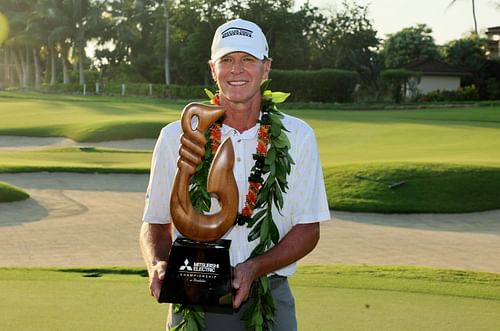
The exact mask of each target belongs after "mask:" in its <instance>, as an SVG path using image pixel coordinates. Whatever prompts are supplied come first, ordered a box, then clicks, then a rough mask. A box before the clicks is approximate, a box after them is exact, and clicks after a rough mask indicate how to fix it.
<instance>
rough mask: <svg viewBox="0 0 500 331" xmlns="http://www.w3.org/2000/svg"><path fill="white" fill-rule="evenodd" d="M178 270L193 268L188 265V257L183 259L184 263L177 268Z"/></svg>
mask: <svg viewBox="0 0 500 331" xmlns="http://www.w3.org/2000/svg"><path fill="white" fill-rule="evenodd" d="M179 270H189V271H191V270H193V268H191V267H190V266H189V260H188V259H186V260H185V261H184V265H181V267H180V268H179Z"/></svg>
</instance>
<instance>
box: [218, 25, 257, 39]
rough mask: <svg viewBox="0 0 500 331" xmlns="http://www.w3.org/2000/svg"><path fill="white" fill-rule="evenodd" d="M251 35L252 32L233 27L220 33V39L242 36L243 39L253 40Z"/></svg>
mask: <svg viewBox="0 0 500 331" xmlns="http://www.w3.org/2000/svg"><path fill="white" fill-rule="evenodd" d="M252 34H253V31H252V30H248V29H243V28H237V27H233V28H228V29H226V30H224V31H222V39H224V38H226V37H231V36H243V37H249V38H253V37H252Z"/></svg>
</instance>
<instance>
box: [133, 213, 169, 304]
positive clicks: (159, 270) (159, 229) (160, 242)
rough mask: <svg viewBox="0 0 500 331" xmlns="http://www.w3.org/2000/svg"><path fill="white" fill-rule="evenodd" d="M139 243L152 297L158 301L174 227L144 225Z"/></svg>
mask: <svg viewBox="0 0 500 331" xmlns="http://www.w3.org/2000/svg"><path fill="white" fill-rule="evenodd" d="M139 241H140V245H141V251H142V257H143V258H144V262H145V263H146V266H147V268H148V273H149V288H150V290H151V295H153V296H154V297H155V298H156V299H157V300H158V298H159V296H160V291H161V285H162V283H163V278H164V277H165V269H166V267H167V260H168V255H169V254H170V247H171V246H172V225H171V224H150V223H143V224H142V227H141V233H140V240H139Z"/></svg>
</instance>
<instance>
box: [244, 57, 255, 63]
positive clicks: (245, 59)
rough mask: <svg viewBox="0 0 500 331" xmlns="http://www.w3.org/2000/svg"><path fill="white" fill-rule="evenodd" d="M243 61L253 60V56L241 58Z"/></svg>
mask: <svg viewBox="0 0 500 331" xmlns="http://www.w3.org/2000/svg"><path fill="white" fill-rule="evenodd" d="M243 61H245V62H254V58H253V57H245V58H243Z"/></svg>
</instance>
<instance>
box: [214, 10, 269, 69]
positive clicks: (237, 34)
mask: <svg viewBox="0 0 500 331" xmlns="http://www.w3.org/2000/svg"><path fill="white" fill-rule="evenodd" d="M232 52H245V53H248V54H250V55H252V56H254V57H256V58H258V59H259V60H264V59H265V58H268V57H269V55H268V52H269V47H268V46H267V40H266V36H265V35H264V33H263V32H262V30H261V29H260V28H259V26H258V25H257V24H255V23H253V22H250V21H245V20H242V19H239V18H238V19H235V20H232V21H229V22H227V23H224V24H222V25H221V26H219V27H218V28H217V30H216V31H215V35H214V39H213V41H212V56H211V60H212V62H213V61H216V60H218V59H220V58H221V57H223V56H224V55H226V54H229V53H232Z"/></svg>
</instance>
